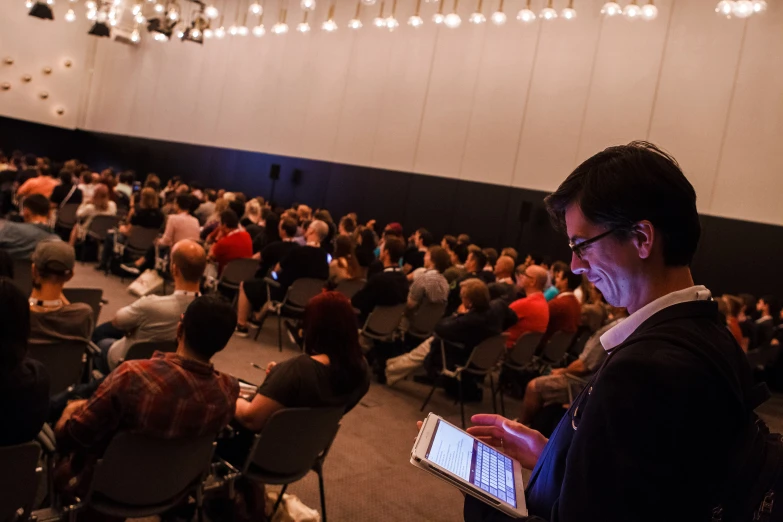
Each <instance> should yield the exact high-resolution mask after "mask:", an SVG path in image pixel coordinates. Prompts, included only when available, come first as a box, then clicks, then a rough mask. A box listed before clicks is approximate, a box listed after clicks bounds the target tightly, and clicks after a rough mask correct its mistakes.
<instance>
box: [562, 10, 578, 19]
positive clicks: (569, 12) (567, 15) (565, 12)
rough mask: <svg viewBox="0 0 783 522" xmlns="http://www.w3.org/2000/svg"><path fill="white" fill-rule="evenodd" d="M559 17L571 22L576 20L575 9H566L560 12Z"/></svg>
mask: <svg viewBox="0 0 783 522" xmlns="http://www.w3.org/2000/svg"><path fill="white" fill-rule="evenodd" d="M560 16H562V17H563V18H565V19H566V20H573V19H574V18H576V9H574V8H573V7H566V8H564V9H563V10H562V11H560Z"/></svg>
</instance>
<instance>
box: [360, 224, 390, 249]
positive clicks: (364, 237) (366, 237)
mask: <svg viewBox="0 0 783 522" xmlns="http://www.w3.org/2000/svg"><path fill="white" fill-rule="evenodd" d="M375 240H376V238H375V232H373V231H372V229H371V228H365V229H363V230H362V231H361V232H360V233H359V244H360V245H362V248H365V249H368V250H375V247H376V244H375ZM387 240H388V238H387Z"/></svg>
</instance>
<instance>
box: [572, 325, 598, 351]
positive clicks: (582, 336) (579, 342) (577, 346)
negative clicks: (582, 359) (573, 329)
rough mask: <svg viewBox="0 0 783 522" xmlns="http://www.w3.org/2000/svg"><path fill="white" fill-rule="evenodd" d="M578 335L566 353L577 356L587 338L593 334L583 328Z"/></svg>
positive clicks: (583, 347)
mask: <svg viewBox="0 0 783 522" xmlns="http://www.w3.org/2000/svg"><path fill="white" fill-rule="evenodd" d="M578 335H579V337H577V338H576V340H575V341H574V342H573V344H572V345H571V348H570V349H569V350H568V354H569V355H571V356H573V357H579V355H580V354H581V353H582V350H584V349H585V345H586V344H587V341H588V339H590V336H591V335H593V333H592V332H591V331H590V330H588V329H586V328H585V329H584V330H582V331H581V332H580V333H579V334H578Z"/></svg>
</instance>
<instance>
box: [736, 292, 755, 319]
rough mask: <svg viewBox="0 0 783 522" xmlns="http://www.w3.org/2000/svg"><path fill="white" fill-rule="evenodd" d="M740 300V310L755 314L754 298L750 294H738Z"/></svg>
mask: <svg viewBox="0 0 783 522" xmlns="http://www.w3.org/2000/svg"><path fill="white" fill-rule="evenodd" d="M739 298H740V300H741V301H742V312H744V313H745V314H746V315H755V314H756V303H757V301H756V298H755V297H754V296H753V295H752V294H740V295H739Z"/></svg>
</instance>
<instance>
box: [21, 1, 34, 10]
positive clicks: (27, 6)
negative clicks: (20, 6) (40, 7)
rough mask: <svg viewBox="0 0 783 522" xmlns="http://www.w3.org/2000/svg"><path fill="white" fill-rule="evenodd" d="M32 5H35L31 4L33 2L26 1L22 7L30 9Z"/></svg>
mask: <svg viewBox="0 0 783 522" xmlns="http://www.w3.org/2000/svg"><path fill="white" fill-rule="evenodd" d="M34 5H35V3H34V2H33V0H26V1H25V3H24V6H25V7H26V8H27V9H32V8H33V6H34Z"/></svg>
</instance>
